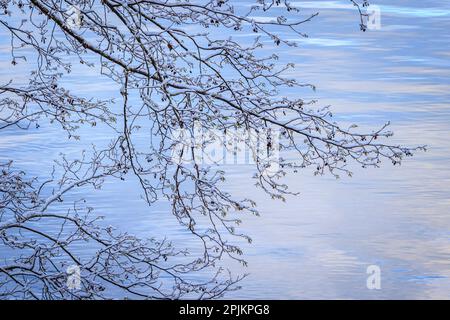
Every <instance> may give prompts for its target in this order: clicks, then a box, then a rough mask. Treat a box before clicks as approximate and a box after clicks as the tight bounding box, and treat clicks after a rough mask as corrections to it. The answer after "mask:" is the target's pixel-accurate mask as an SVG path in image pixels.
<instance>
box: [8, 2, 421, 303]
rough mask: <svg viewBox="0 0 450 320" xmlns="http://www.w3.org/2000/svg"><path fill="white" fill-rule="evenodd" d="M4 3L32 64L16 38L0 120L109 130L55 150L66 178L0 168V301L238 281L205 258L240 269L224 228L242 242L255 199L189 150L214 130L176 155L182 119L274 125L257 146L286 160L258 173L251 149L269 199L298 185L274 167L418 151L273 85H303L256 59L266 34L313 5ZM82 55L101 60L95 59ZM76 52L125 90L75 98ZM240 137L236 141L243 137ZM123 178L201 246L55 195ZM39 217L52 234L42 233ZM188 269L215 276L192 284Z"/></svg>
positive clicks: (180, 289) (195, 292)
mask: <svg viewBox="0 0 450 320" xmlns="http://www.w3.org/2000/svg"><path fill="white" fill-rule="evenodd" d="M351 2H352V3H353V4H354V5H355V6H356V7H357V9H358V11H359V15H360V17H361V29H362V30H365V27H364V25H365V24H364V22H365V20H366V16H365V15H364V11H363V9H362V7H363V6H366V5H367V2H366V1H364V2H363V3H361V4H358V3H357V2H355V1H351ZM275 7H281V8H283V9H284V11H285V14H286V15H287V16H278V17H275V18H274V19H273V21H268V20H264V21H258V19H257V18H253V17H252V16H253V14H254V13H256V12H258V11H265V12H267V11H270V12H272V11H271V10H272V9H273V8H275ZM71 8H76V9H77V10H78V11H77V12H78V13H77V14H78V16H77V17H76V18H77V19H79V25H77V26H76V27H74V26H73V24H70V23H68V19H72V18H73V17H71V16H70V12H71V11H70V9H71ZM0 9H1V11H2V12H1V13H0V25H1V28H2V29H3V31H5V30H6V31H7V32H8V33H9V35H10V39H11V62H12V64H13V65H17V64H20V63H31V62H29V61H26V57H25V56H23V54H22V53H21V52H22V50H24V49H26V50H32V52H34V55H35V56H34V57H35V61H34V62H33V63H35V68H34V70H33V72H32V73H31V74H30V77H29V82H28V83H27V84H18V83H17V81H15V80H14V78H12V79H11V81H9V82H7V83H3V84H0V129H5V128H9V127H13V126H15V127H18V128H22V129H27V128H29V127H30V126H38V125H39V123H41V122H47V121H48V122H49V123H53V124H54V125H59V126H60V127H61V130H63V131H64V132H66V133H67V135H68V137H69V138H70V139H79V136H78V135H77V131H78V130H79V129H80V127H89V126H91V127H93V128H92V130H93V129H94V127H96V126H106V127H107V128H109V129H110V130H111V132H114V135H115V136H113V137H111V143H110V144H109V147H108V148H105V149H104V150H101V151H98V150H95V149H94V150H93V151H92V152H91V153H92V155H89V156H87V155H85V154H83V155H82V156H81V157H80V159H78V160H68V159H66V158H64V157H63V158H62V159H60V160H59V161H58V163H59V169H58V170H57V171H58V172H60V171H62V172H63V174H62V176H58V175H57V174H56V173H55V174H53V177H52V179H50V180H49V181H45V182H42V181H39V179H38V177H32V178H29V177H28V176H27V174H26V173H24V172H21V171H18V170H17V169H15V168H14V166H13V165H12V163H11V162H7V163H2V164H1V169H2V174H1V175H0V239H1V245H2V246H4V247H5V248H7V250H9V251H10V252H11V255H10V257H9V258H2V260H1V261H0V295H1V296H2V297H6V298H11V297H15V298H27V299H29V298H33V299H70V298H76V299H79V298H93V299H100V298H111V293H110V291H111V290H119V291H120V292H121V296H122V297H130V298H152V299H177V298H183V297H190V298H200V299H203V298H204V299H208V298H209V299H210V298H217V297H221V296H222V295H223V294H224V293H225V292H227V291H229V290H234V289H237V288H238V282H239V280H241V279H242V277H241V276H238V277H234V276H232V275H231V274H229V273H228V272H227V271H225V270H222V269H220V268H218V267H217V266H216V265H217V263H218V262H219V261H221V260H222V259H224V258H231V259H234V260H237V261H239V262H241V263H242V264H244V265H245V259H243V258H242V251H241V249H240V248H239V246H238V245H236V244H235V243H236V242H237V239H236V238H235V237H238V238H242V239H245V240H247V241H251V239H250V238H249V237H248V236H247V235H245V234H241V233H239V232H238V231H237V230H236V226H237V225H238V224H239V223H240V222H241V220H240V218H239V216H240V215H241V214H242V212H247V213H250V214H258V212H257V210H256V209H255V203H254V201H252V200H251V199H236V198H234V197H232V195H231V194H229V193H227V192H225V191H224V190H223V188H222V185H223V181H224V180H225V173H224V172H223V171H221V170H219V169H217V167H215V166H211V165H208V164H205V163H203V162H202V161H200V160H199V159H200V158H202V156H204V154H203V155H202V154H200V157H199V155H198V153H204V152H205V150H206V149H207V147H208V144H212V143H214V141H213V139H212V140H207V141H204V143H203V145H202V146H201V147H200V148H192V154H191V159H190V162H189V163H183V162H180V161H177V157H174V155H173V150H174V149H176V148H177V145H179V144H180V143H182V141H181V140H180V139H179V138H177V134H176V132H178V131H179V130H183V131H185V132H188V133H189V134H190V135H191V136H190V138H192V139H195V127H196V126H197V127H200V128H201V129H202V130H203V131H204V132H223V133H227V132H233V131H234V130H240V129H244V130H246V131H247V132H257V133H259V132H265V131H264V130H266V129H268V128H271V129H273V130H278V131H279V132H280V143H279V145H278V146H275V145H274V144H272V143H271V142H270V139H269V138H267V139H262V140H260V142H259V143H260V144H261V143H262V144H263V145H264V148H265V149H267V150H268V152H270V151H271V150H272V149H274V148H275V147H276V148H279V151H280V152H283V154H288V155H289V156H288V157H286V159H284V158H281V157H280V158H279V159H278V167H277V170H276V171H275V172H274V171H271V172H270V173H269V174H268V171H267V169H268V168H269V167H270V166H271V163H270V161H268V159H267V158H266V157H264V156H262V155H261V154H260V153H255V172H256V173H255V175H254V179H255V183H256V185H257V186H259V187H261V188H262V189H263V190H265V192H267V193H268V194H269V195H270V196H271V197H273V198H275V199H284V197H285V196H286V195H287V194H293V193H294V192H292V191H290V190H289V189H288V187H287V186H286V185H284V184H283V183H282V177H283V176H284V175H286V174H294V173H295V172H296V171H297V170H299V169H303V168H308V167H311V168H313V170H314V172H315V173H316V174H324V173H326V172H329V173H331V174H332V175H334V176H336V177H337V176H339V175H340V174H342V173H344V174H351V172H350V170H349V168H348V162H354V163H357V164H359V165H361V166H363V167H378V166H379V165H380V163H381V161H382V160H383V159H386V160H389V161H391V162H392V163H393V164H394V165H395V164H399V163H400V162H401V160H402V159H403V158H404V157H406V156H410V155H412V152H413V151H414V150H417V149H418V148H407V147H402V146H397V145H390V144H388V143H387V142H386V138H388V137H390V136H391V135H392V133H391V132H390V131H388V130H387V128H386V127H387V125H384V126H382V127H381V128H380V129H378V130H374V131H372V132H358V131H357V130H356V129H355V126H352V127H350V128H349V129H346V128H343V127H342V126H339V125H338V124H337V123H336V122H334V121H333V120H332V114H331V112H330V111H329V110H328V109H327V108H322V109H318V110H317V108H315V107H314V102H313V101H305V100H303V99H300V98H297V99H292V98H288V97H286V96H283V95H282V92H283V91H282V90H283V88H295V87H305V86H307V87H311V88H314V87H313V86H312V85H310V84H305V83H301V82H299V81H297V80H296V79H289V78H286V77H285V76H284V75H283V74H284V71H286V70H288V69H290V68H292V67H293V65H292V64H288V65H286V66H280V64H279V63H277V59H278V57H277V55H276V54H270V55H269V56H263V55H262V54H261V52H262V51H261V50H260V49H261V48H262V46H263V44H262V43H263V39H267V38H268V39H271V40H272V41H273V43H274V45H275V46H282V45H285V46H295V43H293V42H290V41H286V40H284V39H283V38H282V37H280V36H279V35H277V30H279V28H284V29H286V30H287V31H290V32H292V33H294V34H296V35H297V36H299V37H306V35H305V34H303V33H302V31H301V27H302V25H303V24H304V23H307V22H309V21H311V20H312V19H313V18H314V17H315V16H316V15H317V14H312V15H309V16H303V14H302V11H300V10H299V9H298V8H295V7H293V6H291V5H290V4H289V3H288V2H287V1H267V0H258V1H256V3H255V5H254V6H252V7H250V8H249V9H248V11H247V12H240V11H241V9H239V10H238V9H236V8H234V7H233V5H232V1H226V0H211V1H204V2H203V3H202V4H199V3H198V2H191V1H187V0H180V1H178V0H170V1H163V0H155V1H145V0H128V1H118V0H117V1H116V0H101V1H98V0H71V1H69V0H14V1H0ZM192 26H194V27H195V28H192ZM243 31H251V32H254V34H255V39H254V41H253V42H252V43H251V44H246V43H242V42H240V41H238V40H236V39H237V38H236V37H234V38H233V35H234V34H239V33H240V32H243ZM67 57H70V61H72V62H68V59H67ZM92 57H93V58H94V60H95V61H96V62H94V63H93V62H90V61H92V60H93V59H92ZM75 62H76V63H75ZM78 62H79V63H81V64H83V65H85V66H87V67H90V68H96V67H97V66H99V67H100V68H101V69H100V70H101V71H100V73H101V74H99V77H100V76H101V77H106V78H109V79H111V80H113V81H114V82H116V83H117V84H119V85H120V87H121V90H120V93H121V96H122V100H121V101H118V100H117V99H116V100H100V99H94V98H90V97H85V96H81V97H80V96H76V95H75V94H73V93H72V92H71V91H69V89H68V88H65V87H64V85H63V84H62V81H61V79H62V78H63V77H64V76H65V75H67V74H69V73H70V72H71V70H72V68H73V67H74V65H76V64H78ZM142 132H148V134H149V139H148V144H146V145H142V144H138V143H137V142H136V140H137V139H136V137H137V136H138V135H140V134H142ZM150 137H153V138H152V139H150ZM250 140H251V139H245V143H247V144H248V146H249V147H250V148H251V147H252V142H251V141H250ZM261 141H262V142H261ZM224 144H226V143H225V142H224ZM183 150H184V149H183ZM272 151H273V150H272ZM183 152H184V151H182V153H183ZM177 156H180V157H182V156H186V154H179V155H177ZM11 160H13V159H11ZM129 176H134V177H135V178H136V179H137V180H138V181H139V184H140V186H141V188H142V193H143V195H144V199H145V201H146V202H148V204H149V205H151V204H152V203H154V202H155V201H157V200H158V199H165V200H167V201H169V202H170V204H171V208H172V214H173V216H174V217H175V218H176V219H177V220H178V222H179V223H180V225H182V226H183V227H185V228H186V230H189V232H190V233H191V234H192V236H193V237H195V238H197V239H198V240H199V241H200V243H201V244H202V247H203V248H202V249H203V250H202V253H201V254H200V255H199V256H198V257H195V258H192V256H191V254H190V253H189V252H186V251H184V250H178V249H176V248H174V247H173V245H172V244H171V242H170V240H167V239H164V240H155V239H149V240H145V239H140V238H137V237H135V236H132V235H130V234H127V233H121V232H120V231H118V230H114V229H112V228H109V227H103V226H102V224H101V223H99V222H98V220H99V217H97V216H96V215H95V214H94V212H92V210H93V209H92V208H90V207H89V206H88V205H87V204H86V203H85V202H84V201H83V200H82V199H80V200H79V201H76V202H74V203H73V205H72V206H71V208H70V209H68V210H67V209H61V208H60V206H59V204H60V202H62V201H63V199H64V196H65V195H66V194H68V193H70V192H71V191H72V190H73V189H76V188H87V187H91V188H94V189H96V188H99V187H100V186H101V184H102V183H103V181H104V180H105V179H116V180H117V181H120V180H121V179H126V178H127V177H129ZM47 221H51V222H52V224H53V225H58V226H59V229H58V230H53V231H49V230H46V228H45V226H46V225H48V223H47ZM233 239H236V240H233ZM85 242H87V243H89V245H90V246H91V247H92V248H93V249H95V252H94V253H93V254H92V255H91V256H90V257H87V258H86V257H85V256H81V255H80V254H79V252H77V251H76V249H75V247H76V245H77V244H79V243H85ZM5 250H6V249H5ZM71 264H75V265H78V266H80V268H81V273H82V275H83V276H82V279H81V288H79V289H78V290H71V289H69V288H67V286H66V279H67V274H66V267H67V266H68V265H71ZM193 273H200V274H205V273H206V274H209V275H211V274H212V276H210V278H209V280H206V281H204V282H198V281H194V280H192V277H191V275H192V274H193Z"/></svg>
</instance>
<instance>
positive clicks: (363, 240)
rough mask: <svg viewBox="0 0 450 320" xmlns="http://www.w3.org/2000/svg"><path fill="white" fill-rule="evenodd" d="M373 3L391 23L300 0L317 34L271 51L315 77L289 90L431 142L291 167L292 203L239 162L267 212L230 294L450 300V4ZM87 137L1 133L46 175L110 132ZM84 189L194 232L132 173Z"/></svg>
mask: <svg viewBox="0 0 450 320" xmlns="http://www.w3.org/2000/svg"><path fill="white" fill-rule="evenodd" d="M236 3H238V4H239V5H240V6H245V5H246V4H248V3H250V1H236ZM372 3H373V4H377V5H379V6H380V8H381V19H382V20H381V29H380V30H369V31H368V32H365V33H363V32H360V31H359V26H358V17H357V15H356V12H355V11H354V9H353V8H352V7H351V6H348V1H345V0H342V1H305V2H301V1H299V2H296V4H297V5H298V6H299V7H303V8H304V11H303V13H302V14H303V15H305V16H306V15H307V14H308V13H311V12H315V11H318V12H320V14H319V16H318V17H317V18H315V19H314V20H313V21H312V22H310V23H309V24H307V25H305V26H304V31H305V32H306V33H308V34H309V36H310V37H309V38H308V39H304V38H300V37H295V36H293V35H292V33H287V32H285V31H280V32H282V33H284V34H282V36H284V37H286V38H288V39H290V40H291V41H296V42H297V43H298V47H297V48H288V47H273V44H272V42H271V41H270V40H268V41H267V42H266V47H265V48H264V50H268V51H270V50H276V52H277V53H278V54H279V55H280V58H281V59H280V62H294V63H295V65H296V69H295V70H294V71H290V75H291V76H292V77H295V78H298V79H300V80H301V81H302V82H305V83H312V84H314V85H316V86H317V90H316V92H313V91H311V90H306V89H305V90H301V91H295V92H287V93H286V94H289V95H297V96H299V95H300V96H302V97H305V98H314V99H319V105H332V110H333V113H334V114H335V116H336V118H337V119H338V120H340V121H342V122H358V123H360V124H361V125H362V127H363V128H364V127H366V128H367V127H371V128H373V127H377V126H380V125H382V124H384V123H385V122H386V121H391V122H392V130H394V131H395V133H396V135H395V136H394V137H393V138H392V142H393V143H401V144H405V145H428V146H429V150H428V151H427V152H426V153H422V154H418V155H417V156H415V157H414V158H412V159H408V160H407V161H405V162H404V163H403V165H402V166H401V167H391V166H390V165H389V164H388V163H386V164H385V166H383V167H382V168H380V169H370V170H363V169H359V168H355V175H354V177H353V178H342V179H340V180H336V179H334V178H332V177H327V176H324V177H314V176H313V175H312V173H311V172H309V171H308V170H306V171H305V172H303V173H302V174H300V175H296V176H289V177H287V179H286V182H287V183H288V184H289V185H290V186H291V188H292V189H294V190H297V191H300V195H299V196H298V197H290V198H288V201H287V202H286V203H280V202H277V201H273V200H271V199H268V197H266V196H265V195H264V194H263V193H262V192H261V191H260V190H257V189H255V188H254V187H253V186H252V183H253V181H252V180H251V179H250V177H251V169H250V168H249V167H248V166H245V165H244V166H240V165H236V166H232V167H230V168H227V169H228V171H229V179H228V184H227V186H226V187H227V189H228V190H230V192H232V193H234V194H236V195H238V196H244V195H246V196H249V197H252V198H253V199H255V200H257V202H258V208H259V209H260V211H261V217H249V218H246V219H244V224H243V226H242V227H241V229H242V231H244V232H246V233H247V234H249V235H250V236H251V237H252V238H253V243H252V244H251V245H244V249H245V258H246V259H247V260H248V262H249V266H248V267H247V268H243V267H242V268H238V267H236V266H231V267H232V268H233V270H234V271H235V272H237V273H239V272H241V273H249V276H248V277H247V278H246V279H245V280H244V281H243V283H242V286H243V288H242V289H241V290H239V291H235V292H231V293H230V294H229V295H228V296H227V297H228V298H274V299H283V298H284V299H289V298H295V299H309V298H327V299H328V298H331V299H333V298H342V299H358V298H367V299H376V298H389V299H391V298H392V299H394V298H395V299H407V298H413V299H419V298H446V299H450V167H449V163H450V161H449V160H450V139H449V134H450V32H449V31H448V30H450V2H448V1H426V3H425V2H424V1H417V0H410V1H395V2H393V1H388V0H384V1H381V0H378V1H372ZM261 16H264V15H263V14H261ZM266 17H267V16H266ZM0 32H1V40H0V57H1V60H0V68H1V69H0V82H1V83H4V82H6V81H7V80H9V79H10V78H11V72H12V70H14V71H13V72H14V74H15V75H14V78H15V79H16V80H17V81H19V80H20V79H25V80H26V78H27V76H28V74H27V72H28V71H27V66H26V65H23V64H19V65H18V66H16V67H14V69H12V67H11V64H10V60H9V56H8V51H7V45H8V39H7V38H6V37H4V30H1V31H0ZM241 36H242V37H243V38H246V37H248V38H249V40H251V35H246V34H243V35H241ZM67 84H68V85H69V86H71V88H73V90H76V91H77V92H80V93H83V94H88V95H91V96H100V97H111V96H114V95H116V96H117V90H116V89H117V88H116V87H115V86H112V85H111V84H110V83H109V82H108V81H106V80H104V79H99V78H98V76H97V74H96V73H95V72H93V71H92V72H91V73H85V72H84V71H77V70H76V69H75V70H74V74H73V75H72V76H71V78H69V79H67ZM81 136H82V142H81V143H75V142H68V141H67V140H66V139H65V137H63V136H61V135H58V130H57V129H56V128H54V127H47V126H43V127H42V128H41V129H40V130H32V131H29V132H24V131H18V130H14V129H10V130H6V131H0V158H2V159H7V158H9V159H15V160H16V163H17V165H19V166H21V167H22V168H24V169H27V171H28V172H30V174H36V175H38V176H41V177H45V176H46V175H48V174H49V171H50V169H51V166H52V161H53V159H55V158H57V157H58V154H59V153H60V152H64V153H66V154H68V155H72V156H77V155H78V154H79V153H80V151H81V148H84V147H86V146H88V145H89V144H91V143H95V144H101V143H104V141H107V139H108V132H106V131H102V130H100V129H96V131H95V132H94V131H89V132H84V133H83V132H82V133H81ZM78 192H80V193H81V194H79V195H82V196H85V197H87V199H88V200H89V202H90V203H91V204H94V206H95V208H96V212H99V213H101V214H102V215H105V216H106V219H107V220H108V222H109V223H111V224H113V225H114V224H115V225H120V226H121V228H124V229H126V230H128V231H130V232H135V233H138V234H141V235H144V236H167V237H168V238H170V239H174V240H175V242H179V243H185V242H186V241H187V240H188V239H187V238H185V236H186V234H185V233H184V232H183V230H182V228H180V227H179V226H178V225H177V223H176V221H174V220H175V219H174V218H173V216H172V215H171V214H169V213H168V211H167V208H166V205H165V204H164V203H157V204H156V205H155V206H154V207H152V208H148V207H147V206H146V205H145V203H143V201H142V200H141V199H140V191H139V189H138V188H137V186H136V184H134V183H133V182H125V183H123V184H119V185H118V184H117V183H114V182H111V183H109V182H108V181H107V182H106V185H105V187H104V188H103V189H102V190H101V191H99V192H96V193H86V194H82V193H83V191H82V190H81V191H78ZM77 195H78V194H77ZM115 199H120V200H115ZM369 265H378V266H380V268H381V290H368V289H367V287H366V278H367V274H366V268H367V267H368V266H369Z"/></svg>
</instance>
